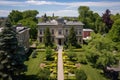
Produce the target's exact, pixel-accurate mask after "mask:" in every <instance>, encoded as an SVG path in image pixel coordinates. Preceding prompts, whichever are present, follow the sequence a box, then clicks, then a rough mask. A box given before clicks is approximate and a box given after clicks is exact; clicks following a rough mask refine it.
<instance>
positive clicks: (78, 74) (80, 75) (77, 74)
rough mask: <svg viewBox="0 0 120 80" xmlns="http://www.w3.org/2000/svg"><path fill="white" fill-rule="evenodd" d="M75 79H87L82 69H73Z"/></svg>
mask: <svg viewBox="0 0 120 80" xmlns="http://www.w3.org/2000/svg"><path fill="white" fill-rule="evenodd" d="M75 77H76V80H87V75H86V73H85V72H84V71H83V70H79V69H77V70H76V71H75Z"/></svg>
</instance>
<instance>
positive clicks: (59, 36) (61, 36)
mask: <svg viewBox="0 0 120 80" xmlns="http://www.w3.org/2000/svg"><path fill="white" fill-rule="evenodd" d="M56 38H65V37H64V35H58V36H56Z"/></svg>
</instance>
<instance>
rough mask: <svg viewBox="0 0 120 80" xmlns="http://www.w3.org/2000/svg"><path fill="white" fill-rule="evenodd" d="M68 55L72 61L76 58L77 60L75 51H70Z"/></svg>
mask: <svg viewBox="0 0 120 80" xmlns="http://www.w3.org/2000/svg"><path fill="white" fill-rule="evenodd" d="M68 57H69V59H70V61H76V60H77V58H76V57H77V55H76V53H73V52H71V51H69V53H68Z"/></svg>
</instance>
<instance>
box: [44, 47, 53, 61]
mask: <svg viewBox="0 0 120 80" xmlns="http://www.w3.org/2000/svg"><path fill="white" fill-rule="evenodd" d="M45 53H46V60H48V61H52V60H54V58H53V57H52V55H53V51H52V49H51V48H50V47H47V48H46V51H45Z"/></svg>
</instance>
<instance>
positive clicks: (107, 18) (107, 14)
mask: <svg viewBox="0 0 120 80" xmlns="http://www.w3.org/2000/svg"><path fill="white" fill-rule="evenodd" d="M110 15H111V13H110V10H109V9H107V10H106V12H105V13H104V14H103V16H102V20H103V22H104V23H105V25H106V27H105V28H106V33H108V32H109V30H110V29H111V28H112V24H113V21H112V20H111V18H110Z"/></svg>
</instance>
